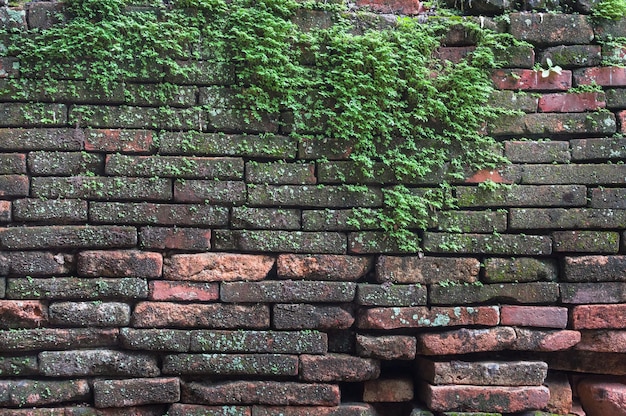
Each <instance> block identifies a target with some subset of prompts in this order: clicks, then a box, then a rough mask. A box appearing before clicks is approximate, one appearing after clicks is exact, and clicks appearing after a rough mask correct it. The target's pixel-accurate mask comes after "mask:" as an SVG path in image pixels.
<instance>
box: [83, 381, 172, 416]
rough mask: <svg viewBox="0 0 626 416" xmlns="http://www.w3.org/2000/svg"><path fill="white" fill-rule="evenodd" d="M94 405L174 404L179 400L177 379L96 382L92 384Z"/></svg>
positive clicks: (102, 406) (119, 406) (121, 406)
mask: <svg viewBox="0 0 626 416" xmlns="http://www.w3.org/2000/svg"><path fill="white" fill-rule="evenodd" d="M93 397H94V404H95V406H96V407H98V408H111V407H117V408H126V409H127V408H129V407H130V406H139V405H146V404H154V403H175V402H178V401H179V400H180V380H179V379H178V378H174V377H171V378H164V377H159V378H135V379H128V380H96V381H94V382H93Z"/></svg>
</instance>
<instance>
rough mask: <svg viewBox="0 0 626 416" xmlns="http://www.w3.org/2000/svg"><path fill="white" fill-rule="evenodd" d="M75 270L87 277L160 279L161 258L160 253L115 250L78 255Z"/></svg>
mask: <svg viewBox="0 0 626 416" xmlns="http://www.w3.org/2000/svg"><path fill="white" fill-rule="evenodd" d="M77 260H78V261H77V270H78V274H79V275H80V276H87V277H97V276H102V277H139V278H150V277H153V278H154V277H160V276H161V271H162V267H163V257H162V255H161V254H160V253H153V252H145V251H137V250H117V251H96V250H90V251H82V252H80V253H78V257H77Z"/></svg>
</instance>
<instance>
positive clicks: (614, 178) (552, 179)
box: [522, 164, 626, 185]
mask: <svg viewBox="0 0 626 416" xmlns="http://www.w3.org/2000/svg"><path fill="white" fill-rule="evenodd" d="M624 178H626V165H617V164H615V165H609V164H607V165H598V164H569V165H525V166H524V169H523V171H522V183H528V184H589V185H620V184H623V183H624Z"/></svg>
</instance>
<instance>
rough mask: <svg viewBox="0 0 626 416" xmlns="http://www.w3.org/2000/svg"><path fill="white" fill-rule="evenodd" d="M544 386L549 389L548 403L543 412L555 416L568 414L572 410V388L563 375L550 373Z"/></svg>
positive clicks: (566, 377) (565, 375) (567, 378)
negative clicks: (554, 414) (555, 415)
mask: <svg viewBox="0 0 626 416" xmlns="http://www.w3.org/2000/svg"><path fill="white" fill-rule="evenodd" d="M544 385H545V386H546V387H547V388H548V389H550V401H549V402H548V405H547V406H546V408H545V410H547V411H548V412H552V413H557V414H559V413H560V414H568V413H570V411H571V410H572V386H571V384H570V381H569V377H568V375H567V374H565V373H552V374H550V376H548V378H547V379H546V381H545V383H544Z"/></svg>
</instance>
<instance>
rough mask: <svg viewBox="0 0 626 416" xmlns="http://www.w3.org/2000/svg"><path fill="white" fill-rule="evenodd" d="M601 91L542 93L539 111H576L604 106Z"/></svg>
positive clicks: (594, 109)
mask: <svg viewBox="0 0 626 416" xmlns="http://www.w3.org/2000/svg"><path fill="white" fill-rule="evenodd" d="M605 100H606V99H605V96H604V93H603V92H580V93H557V94H544V95H542V96H541V98H539V111H540V112H544V113H576V112H585V111H596V110H599V109H601V108H605V107H606V101H605Z"/></svg>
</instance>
